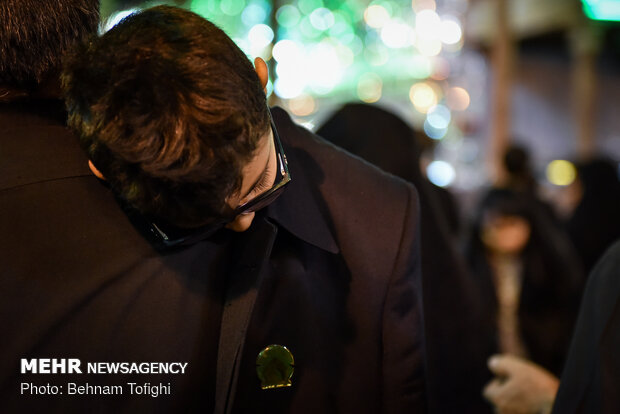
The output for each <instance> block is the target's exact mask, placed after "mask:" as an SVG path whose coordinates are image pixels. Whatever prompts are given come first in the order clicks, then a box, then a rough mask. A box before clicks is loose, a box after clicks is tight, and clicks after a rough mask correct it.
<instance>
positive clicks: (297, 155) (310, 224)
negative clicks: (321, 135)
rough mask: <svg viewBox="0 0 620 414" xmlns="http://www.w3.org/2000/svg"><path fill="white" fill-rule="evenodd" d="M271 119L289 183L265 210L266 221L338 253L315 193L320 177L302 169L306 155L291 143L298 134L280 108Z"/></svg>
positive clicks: (314, 244) (321, 247) (276, 109)
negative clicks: (289, 175) (284, 158)
mask: <svg viewBox="0 0 620 414" xmlns="http://www.w3.org/2000/svg"><path fill="white" fill-rule="evenodd" d="M272 115H273V118H274V122H275V124H276V127H277V128H278V133H279V135H280V139H281V140H282V146H283V148H284V153H285V154H286V158H287V160H288V167H289V171H290V173H291V182H290V183H289V184H288V187H287V188H286V189H285V190H284V192H283V193H282V195H281V196H280V197H278V199H277V200H276V201H275V202H274V203H273V204H271V205H270V206H269V207H267V211H266V213H267V217H269V218H270V219H272V220H273V221H275V222H276V223H277V224H279V225H280V226H281V227H283V228H284V229H286V230H287V231H289V232H290V233H292V234H293V235H294V236H295V237H297V238H299V239H301V240H303V241H305V242H307V243H310V244H312V245H313V246H316V247H318V248H320V249H323V250H326V251H328V252H330V253H334V254H336V253H339V252H340V249H339V247H338V244H337V243H336V240H335V238H334V236H333V231H332V229H331V226H330V225H329V223H328V219H327V217H328V215H327V213H326V212H327V208H326V206H325V205H324V202H323V200H322V198H321V195H320V194H319V192H318V184H319V182H317V181H318V180H319V179H320V175H319V176H311V175H310V174H311V170H312V168H308V166H307V165H305V164H303V165H302V162H303V159H304V158H307V157H308V154H307V152H306V151H304V150H303V149H301V148H299V147H296V146H295V145H294V140H293V139H292V137H293V136H295V135H296V134H299V133H300V132H299V131H298V130H297V128H299V127H298V126H296V125H295V124H294V123H293V121H292V120H291V118H290V117H289V116H288V114H287V113H286V112H285V111H284V110H283V109H281V108H273V109H272Z"/></svg>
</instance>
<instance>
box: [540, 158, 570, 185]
mask: <svg viewBox="0 0 620 414" xmlns="http://www.w3.org/2000/svg"><path fill="white" fill-rule="evenodd" d="M576 177H577V170H576V169H575V166H574V165H573V163H571V162H570V161H566V160H554V161H551V162H550V163H549V165H547V180H549V182H550V183H551V184H554V185H559V186H566V185H570V184H572V183H573V181H575V178H576Z"/></svg>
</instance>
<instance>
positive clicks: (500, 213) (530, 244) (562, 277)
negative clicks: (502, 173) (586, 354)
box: [466, 189, 583, 402]
mask: <svg viewBox="0 0 620 414" xmlns="http://www.w3.org/2000/svg"><path fill="white" fill-rule="evenodd" d="M466 254H467V259H468V262H469V264H470V266H471V269H472V271H473V273H474V277H475V278H476V280H477V282H478V283H479V285H480V286H481V288H482V289H483V291H484V292H486V293H485V295H484V298H485V308H486V309H487V312H486V315H488V320H487V321H486V324H487V326H492V327H494V330H493V332H494V334H493V335H492V336H490V337H488V338H486V340H487V343H488V346H487V349H488V348H489V347H490V348H491V349H493V352H494V353H499V354H503V355H510V356H512V357H518V358H523V359H529V360H531V361H532V362H534V363H536V364H538V365H540V366H542V367H544V368H545V369H547V370H548V371H550V372H552V373H554V374H555V375H559V373H560V372H561V369H562V366H563V363H564V359H565V356H566V352H567V348H568V343H569V341H570V335H571V332H572V328H573V324H574V320H575V317H576V313H577V309H578V304H579V298H580V295H581V288H582V283H583V276H582V272H581V270H580V264H579V262H578V261H577V260H576V257H575V253H574V251H573V248H572V245H571V244H570V243H569V241H568V239H567V237H566V235H565V234H563V233H562V232H560V231H559V229H558V228H557V227H556V226H555V225H554V224H552V223H550V221H549V219H548V217H547V216H546V215H545V214H544V213H542V212H541V211H540V209H539V208H538V207H537V206H536V205H534V204H533V202H532V200H531V199H530V198H527V197H523V196H522V194H520V193H517V192H515V191H511V190H507V189H493V190H490V191H489V192H488V193H487V194H486V195H485V196H484V198H483V199H482V201H481V203H480V206H479V208H478V215H477V217H476V219H475V220H474V223H473V226H472V230H471V233H470V236H469V238H468V243H467V253H466ZM503 365H504V364H503V363H500V364H497V357H496V358H495V359H492V360H491V361H490V362H489V367H490V369H491V370H492V371H493V372H494V373H495V374H496V375H497V379H495V380H493V381H492V382H490V383H489V384H488V385H487V387H486V389H485V395H486V396H487V398H488V399H489V400H491V401H492V402H496V401H494V400H493V397H494V396H495V395H496V394H497V393H496V389H497V387H500V386H503V385H505V384H504V383H505V382H506V379H507V378H509V375H507V374H506V372H504V370H503ZM516 374H517V373H515V375H516Z"/></svg>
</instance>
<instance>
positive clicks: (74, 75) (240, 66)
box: [63, 6, 425, 413]
mask: <svg viewBox="0 0 620 414" xmlns="http://www.w3.org/2000/svg"><path fill="white" fill-rule="evenodd" d="M63 82H64V84H63V85H64V89H65V94H66V100H67V105H68V108H69V113H70V117H69V119H70V125H71V126H72V127H73V128H74V130H75V131H76V132H77V134H78V135H79V136H80V142H81V144H82V147H83V148H84V149H85V150H86V153H87V156H88V158H89V160H90V161H89V162H90V168H91V170H92V171H93V173H94V174H95V175H96V176H97V177H99V179H100V180H101V181H102V183H104V184H102V186H101V188H100V189H99V190H98V191H101V192H104V193H105V195H102V197H108V198H109V197H113V198H115V199H116V200H117V201H118V204H119V205H120V206H121V207H122V209H123V211H124V212H125V214H126V215H127V217H128V221H127V223H122V224H115V226H122V225H125V226H126V225H131V226H132V227H131V229H132V230H133V231H134V233H131V242H132V243H133V244H135V246H132V247H130V253H129V254H130V255H131V256H134V257H133V258H134V259H135V260H131V266H133V267H131V266H130V268H131V269H132V270H135V269H136V267H137V268H140V267H141V266H143V265H144V263H145V262H150V265H149V266H151V268H150V269H149V270H150V275H151V277H146V278H142V279H141V280H140V281H139V282H138V281H136V282H137V283H135V284H134V286H133V289H128V291H126V292H124V293H125V294H126V295H127V297H121V298H120V302H121V303H122V305H123V306H125V307H126V308H127V309H131V311H130V312H127V313H126V315H125V317H126V318H127V320H129V319H132V320H140V321H141V323H136V324H133V325H132V327H133V328H134V329H135V330H136V331H137V333H136V332H128V331H123V332H115V335H116V339H117V340H120V341H121V342H123V343H124V344H125V345H126V347H127V348H126V349H121V348H120V347H117V346H113V347H112V349H107V350H106V351H107V352H108V355H110V356H112V357H113V358H114V359H118V358H119V355H122V356H123V357H124V358H125V359H127V358H128V357H127V355H138V354H141V355H149V356H150V357H151V358H155V359H157V360H166V359H169V358H171V357H174V360H182V361H188V362H189V364H188V368H187V370H188V375H186V376H185V377H184V378H183V379H182V380H179V383H181V384H180V385H179V387H180V389H190V390H192V391H195V392H193V393H187V395H186V397H185V398H184V399H183V400H182V401H178V400H175V396H174V395H173V397H172V398H171V400H172V402H171V405H170V406H173V404H176V406H175V408H176V407H177V406H180V407H182V408H183V409H190V410H191V409H193V408H201V409H206V410H207V411H212V410H215V411H216V412H255V413H256V412H258V413H260V412H270V413H271V412H282V413H287V412H313V413H314V412H346V413H378V412H394V413H402V412H410V413H421V412H424V410H425V393H424V379H423V378H424V370H423V360H424V354H423V346H422V343H423V333H422V332H423V331H422V326H421V315H420V312H421V311H420V309H421V298H420V292H421V290H420V286H419V253H418V249H419V247H418V236H417V231H418V230H417V227H418V224H417V222H418V199H417V194H416V192H415V190H414V188H413V187H412V186H411V185H409V184H406V183H405V182H403V181H401V180H398V179H396V178H394V177H392V176H389V175H387V174H385V173H382V172H381V171H380V170H378V169H376V168H374V167H372V166H370V165H368V164H366V163H364V162H361V161H360V160H358V159H356V158H354V157H351V156H350V155H348V154H346V153H345V152H343V151H341V150H339V149H337V148H335V147H334V146H332V145H330V144H328V143H326V142H325V141H323V140H322V139H320V138H318V137H317V136H315V135H313V134H312V133H310V132H309V131H307V130H305V129H303V128H301V127H299V126H297V125H295V124H294V123H293V122H292V120H291V119H290V117H289V116H288V115H287V114H286V113H285V112H284V111H283V110H281V109H279V108H276V109H273V110H272V111H270V110H269V108H268V107H267V105H266V100H265V95H264V87H265V85H266V83H267V68H266V65H265V63H264V62H263V61H262V60H261V59H256V60H255V67H253V66H252V64H251V63H250V62H249V61H248V59H247V58H246V56H245V55H244V54H243V52H241V50H240V49H239V48H238V47H237V46H236V45H235V44H234V43H233V42H232V40H231V39H230V38H228V37H227V36H226V35H225V34H224V32H222V31H221V30H220V29H219V28H217V27H216V26H215V25H213V24H212V23H210V22H209V21H207V20H204V19H203V18H201V17H200V16H198V15H196V14H194V13H191V12H188V11H185V10H182V9H178V8H174V7H167V6H159V7H155V8H152V9H148V10H145V11H142V12H140V13H137V14H135V15H132V16H130V17H128V18H126V19H125V20H123V21H122V22H121V23H120V24H118V25H117V26H116V27H114V28H113V29H112V30H110V31H109V32H107V33H106V34H104V35H103V36H102V37H101V38H98V39H93V40H92V41H91V42H89V43H88V44H85V45H83V46H82V47H81V48H79V49H78V50H76V51H75V52H74V53H73V54H72V55H71V56H70V58H69V59H68V60H67V64H66V69H65V72H64V74H63ZM104 185H105V187H104ZM108 187H109V188H108ZM129 223H131V224H129ZM231 230H232V231H231ZM112 232H115V231H114V229H113V230H112ZM124 232H125V233H130V231H129V230H128V229H127V228H124ZM137 235H140V237H137ZM101 242H102V243H110V242H108V241H107V240H106V241H101ZM114 243H117V242H115V241H113V242H112V244H114ZM138 250H139V253H138V252H137V251H138ZM134 251H135V253H133V252H134ZM111 253H118V254H121V255H122V256H124V257H126V256H127V253H126V252H121V251H120V250H119V249H112V252H111ZM125 260H126V259H125ZM162 262H165V264H166V269H162V268H161V267H160V266H159V264H161V263H162ZM128 264H129V263H128ZM126 269H128V268H127V267H122V266H121V267H119V268H117V269H115V270H116V271H117V272H118V273H116V274H115V275H114V277H115V278H116V279H117V280H120V279H122V278H124V277H125V276H124V275H123V272H124V270H126ZM128 283H131V281H128ZM171 292H172V293H173V294H174V295H176V297H174V298H170V293H171ZM189 298H191V299H189ZM151 312H155V313H156V314H157V315H159V316H158V318H157V319H153V317H152V315H151ZM104 319H105V318H104ZM127 320H126V319H121V320H117V321H116V323H118V324H120V325H125V324H126V322H127ZM138 333H139V336H138ZM171 335H172V336H175V337H176V338H175V340H172V339H170V336H171ZM104 339H107V338H104ZM153 344H156V345H153ZM205 344H206V345H207V346H206V347H204V345H205ZM146 346H154V349H149V350H148V352H146V351H145V350H144V349H142V347H146ZM274 361H275V362H274ZM273 364H275V365H273ZM185 387H186V388H185ZM173 394H174V393H173ZM176 397H179V396H178V395H177V396H176ZM177 399H178V398H177ZM160 409H161V408H160Z"/></svg>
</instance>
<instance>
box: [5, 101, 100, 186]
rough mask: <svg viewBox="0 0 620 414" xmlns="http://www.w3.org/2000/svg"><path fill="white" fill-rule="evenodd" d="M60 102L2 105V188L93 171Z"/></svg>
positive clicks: (86, 173)
mask: <svg viewBox="0 0 620 414" xmlns="http://www.w3.org/2000/svg"><path fill="white" fill-rule="evenodd" d="M62 114H63V107H62V105H61V103H60V102H58V103H57V102H49V103H45V104H33V106H32V107H31V108H28V107H26V105H7V104H4V105H2V106H1V107H0V130H1V131H2V133H0V142H1V145H0V147H2V151H0V189H7V188H14V187H18V186H24V185H29V184H34V183H38V182H44V181H50V180H58V179H63V178H68V177H76V176H81V175H90V172H89V170H88V164H87V161H88V160H87V158H86V156H85V155H84V153H83V151H82V150H81V148H80V146H79V142H78V138H77V137H76V136H75V135H74V134H73V133H72V132H71V131H70V130H69V129H68V128H67V127H66V125H65V123H64V118H62V116H63V115H62Z"/></svg>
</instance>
